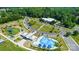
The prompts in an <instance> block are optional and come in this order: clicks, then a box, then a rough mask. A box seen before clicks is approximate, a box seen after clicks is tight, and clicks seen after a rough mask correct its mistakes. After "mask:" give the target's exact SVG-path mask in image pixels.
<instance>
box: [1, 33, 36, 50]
mask: <svg viewBox="0 0 79 59" xmlns="http://www.w3.org/2000/svg"><path fill="white" fill-rule="evenodd" d="M0 35H1V36H3V37H4V38H6V39H7V40H9V41H10V42H12V43H14V44H15V45H18V46H19V47H22V48H25V49H27V50H29V51H35V50H33V49H30V48H26V47H24V46H23V45H22V44H18V43H16V42H14V41H13V40H11V39H10V38H8V37H7V36H5V35H4V34H2V33H0Z"/></svg>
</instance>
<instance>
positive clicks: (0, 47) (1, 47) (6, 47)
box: [0, 40, 26, 51]
mask: <svg viewBox="0 0 79 59" xmlns="http://www.w3.org/2000/svg"><path fill="white" fill-rule="evenodd" d="M0 51H26V49H24V48H21V47H18V46H16V45H15V44H13V43H11V42H10V41H8V40H6V41H4V42H3V43H1V44H0Z"/></svg>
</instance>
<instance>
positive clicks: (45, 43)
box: [35, 36, 56, 49]
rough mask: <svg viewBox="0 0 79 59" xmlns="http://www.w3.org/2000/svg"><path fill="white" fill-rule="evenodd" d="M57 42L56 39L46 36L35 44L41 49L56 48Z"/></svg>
mask: <svg viewBox="0 0 79 59" xmlns="http://www.w3.org/2000/svg"><path fill="white" fill-rule="evenodd" d="M55 43H56V41H55V40H54V39H51V38H48V37H46V36H41V37H39V38H38V40H37V42H35V44H36V45H37V46H38V47H40V48H48V49H51V48H54V47H56V46H55Z"/></svg>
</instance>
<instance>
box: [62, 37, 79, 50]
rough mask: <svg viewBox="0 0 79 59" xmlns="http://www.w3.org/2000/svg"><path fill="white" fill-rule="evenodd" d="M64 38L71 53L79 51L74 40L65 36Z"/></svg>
mask: <svg viewBox="0 0 79 59" xmlns="http://www.w3.org/2000/svg"><path fill="white" fill-rule="evenodd" d="M62 38H63V39H64V41H65V42H66V43H67V45H68V46H69V50H70V51H79V46H78V45H77V44H76V43H75V42H74V41H73V39H71V38H70V37H64V36H62Z"/></svg>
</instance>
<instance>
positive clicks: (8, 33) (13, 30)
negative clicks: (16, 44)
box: [5, 28, 20, 35]
mask: <svg viewBox="0 0 79 59" xmlns="http://www.w3.org/2000/svg"><path fill="white" fill-rule="evenodd" d="M19 31H20V30H19V29H18V28H12V32H11V33H10V32H9V31H8V29H7V28H6V29H5V33H6V34H7V35H16V34H18V33H19Z"/></svg>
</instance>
